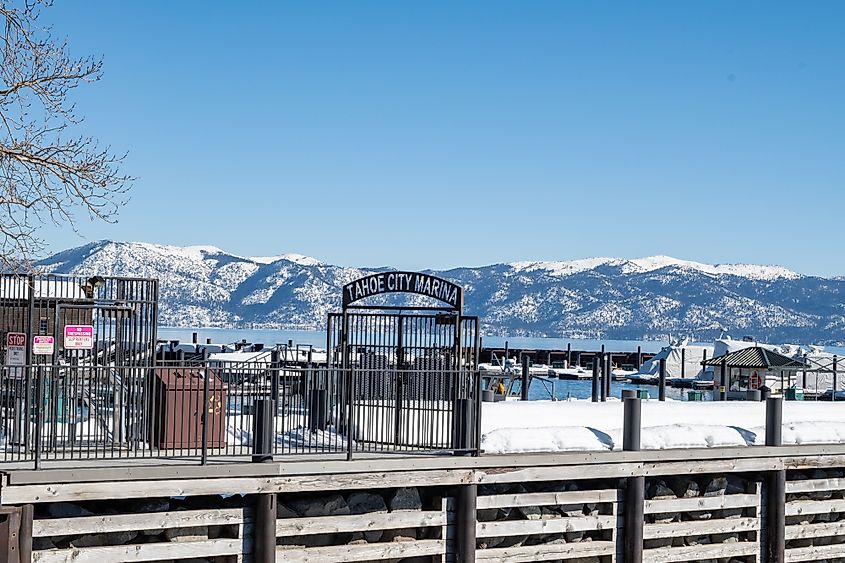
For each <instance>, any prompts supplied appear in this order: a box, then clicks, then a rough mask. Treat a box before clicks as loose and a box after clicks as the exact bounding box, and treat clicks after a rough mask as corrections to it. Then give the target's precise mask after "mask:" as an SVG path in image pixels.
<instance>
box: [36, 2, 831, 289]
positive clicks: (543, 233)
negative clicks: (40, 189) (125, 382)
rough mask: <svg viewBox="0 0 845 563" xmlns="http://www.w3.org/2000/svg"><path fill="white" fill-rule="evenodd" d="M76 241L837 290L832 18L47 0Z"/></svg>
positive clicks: (666, 9)
mask: <svg viewBox="0 0 845 563" xmlns="http://www.w3.org/2000/svg"><path fill="white" fill-rule="evenodd" d="M57 4H58V5H56V6H54V7H53V8H51V9H49V10H48V11H47V12H46V13H45V20H49V21H50V22H51V23H52V24H53V25H54V31H55V33H57V34H59V35H66V36H67V37H68V39H69V42H70V45H71V49H72V52H74V53H76V54H80V55H83V54H89V53H96V54H102V55H103V56H104V58H105V70H104V76H103V79H102V80H101V81H100V82H98V83H96V84H94V85H89V86H85V87H84V88H81V89H79V91H78V93H77V100H78V106H79V108H80V112H81V113H82V114H84V115H85V116H86V122H85V128H86V132H87V133H89V134H91V135H93V136H96V137H98V138H99V139H101V140H102V141H103V142H104V143H107V144H110V145H111V146H112V147H113V148H114V149H115V150H116V151H120V152H122V151H128V153H129V156H128V157H127V159H126V163H125V171H126V172H128V173H130V174H133V175H135V176H137V177H138V180H137V182H136V183H135V187H134V189H133V192H132V200H131V202H130V203H129V204H128V206H126V207H125V208H124V209H123V210H122V212H121V215H120V218H119V222H118V223H117V224H115V225H108V224H91V223H87V222H86V221H83V222H82V223H81V225H80V229H81V234H82V236H81V237H80V236H76V235H74V234H72V233H70V232H68V231H67V230H58V231H57V230H54V229H45V234H46V236H47V238H48V240H49V243H50V246H51V249H52V250H59V249H62V248H66V247H70V246H77V245H79V244H83V243H85V242H86V241H89V240H96V239H101V238H108V239H116V240H138V241H148V242H157V243H168V244H178V245H188V244H213V245H216V246H219V247H221V248H223V249H225V250H228V251H230V252H233V253H237V254H241V255H274V254H279V253H282V252H300V253H303V254H307V255H311V256H315V257H317V258H320V259H322V260H325V261H328V262H331V263H335V264H342V265H370V266H377V265H393V266H396V267H400V268H407V269H419V268H448V267H455V266H461V265H482V264H490V263H497V262H506V261H513V260H566V259H574V258H582V257H589V256H620V257H628V258H633V257H638V256H646V255H653V254H668V255H672V256H676V257H679V258H684V259H690V260H700V261H705V262H720V263H724V262H752V263H767V264H768V263H776V264H783V265H785V266H788V267H790V268H793V269H796V270H798V271H801V272H804V273H809V274H818V275H841V274H845V260H843V256H845V253H843V251H842V249H841V244H842V241H843V239H845V237H843V230H845V222H843V220H842V218H843V217H845V106H843V100H845V64H843V62H845V34H843V33H842V22H843V21H845V4H843V3H841V2H791V3H785V2H781V3H777V2H757V3H755V2H742V3H737V2H722V3H720V2H706V3H705V2H697V3H693V2H670V1H666V2H643V3H627V2H622V3H609V2H551V1H550V2H540V1H536V2H513V1H510V2H499V1H485V2H445V1H444V2H412V1H408V2H387V1H384V2H372V1H370V2H348V1H338V2H300V3H293V2H266V3H255V4H250V5H247V4H246V3H244V4H241V3H226V4H224V3H220V2H107V1H86V2H67V1H65V2H58V3H57Z"/></svg>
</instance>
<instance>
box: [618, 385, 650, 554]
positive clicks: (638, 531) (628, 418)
mask: <svg viewBox="0 0 845 563" xmlns="http://www.w3.org/2000/svg"><path fill="white" fill-rule="evenodd" d="M623 401H624V403H623V404H624V419H623V427H622V449H623V450H624V451H629V452H637V451H640V430H641V424H642V408H641V407H642V402H641V401H640V399H637V398H636V397H626V398H625V399H623ZM644 521H645V477H642V476H640V477H629V478H628V479H627V483H626V487H625V528H624V530H623V536H624V553H625V556H624V560H625V563H642V560H643V524H644Z"/></svg>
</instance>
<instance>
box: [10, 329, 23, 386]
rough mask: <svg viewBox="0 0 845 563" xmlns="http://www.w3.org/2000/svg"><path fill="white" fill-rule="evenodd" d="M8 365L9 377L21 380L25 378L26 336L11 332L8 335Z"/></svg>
mask: <svg viewBox="0 0 845 563" xmlns="http://www.w3.org/2000/svg"><path fill="white" fill-rule="evenodd" d="M6 365H7V366H9V377H10V378H12V379H21V378H23V377H24V368H23V367H22V366H24V365H26V334H24V333H22V332H9V333H7V334H6Z"/></svg>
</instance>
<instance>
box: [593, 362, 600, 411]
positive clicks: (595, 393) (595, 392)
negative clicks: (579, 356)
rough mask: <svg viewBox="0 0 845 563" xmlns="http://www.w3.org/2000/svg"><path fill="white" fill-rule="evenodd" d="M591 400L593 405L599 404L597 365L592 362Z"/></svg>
mask: <svg viewBox="0 0 845 563" xmlns="http://www.w3.org/2000/svg"><path fill="white" fill-rule="evenodd" d="M592 400H593V402H594V403H598V402H599V364H598V363H597V362H595V361H593V394H592Z"/></svg>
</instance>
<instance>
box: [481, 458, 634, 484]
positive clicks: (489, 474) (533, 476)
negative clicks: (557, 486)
mask: <svg viewBox="0 0 845 563" xmlns="http://www.w3.org/2000/svg"><path fill="white" fill-rule="evenodd" d="M585 471H589V476H590V478H591V479H613V478H617V477H632V476H635V475H642V464H640V463H609V464H607V465H591V466H589V469H586V468H585V466H583V465H572V466H568V465H563V466H561V465H558V466H549V467H502V468H496V469H477V470H476V471H475V482H476V483H478V484H484V485H487V484H491V483H532V482H537V481H563V480H567V479H583V478H584V474H585Z"/></svg>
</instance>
